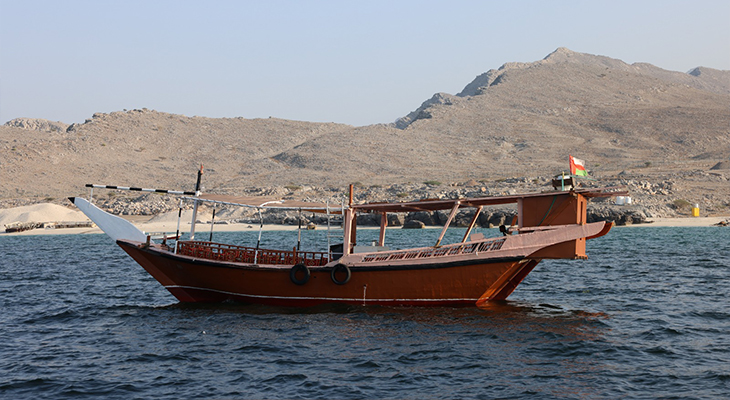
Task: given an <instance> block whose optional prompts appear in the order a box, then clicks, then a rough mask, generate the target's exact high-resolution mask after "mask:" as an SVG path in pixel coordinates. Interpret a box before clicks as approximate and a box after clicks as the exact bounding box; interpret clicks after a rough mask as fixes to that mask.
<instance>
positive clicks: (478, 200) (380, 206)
mask: <svg viewBox="0 0 730 400" xmlns="http://www.w3.org/2000/svg"><path fill="white" fill-rule="evenodd" d="M618 189H621V188H599V189H576V190H573V191H569V192H567V191H551V192H543V193H531V194H520V195H510V196H493V197H471V198H463V199H428V200H419V201H411V202H403V203H367V204H357V205H353V206H351V208H353V209H354V210H357V211H366V212H411V211H436V210H449V209H452V208H454V206H455V205H456V203H457V202H458V203H459V207H479V206H492V205H499V204H512V203H517V201H518V200H520V199H525V198H531V197H551V196H568V195H572V194H580V195H583V196H585V197H612V196H624V195H627V194H628V192H626V191H617V190H618ZM612 190H613V191H612Z"/></svg>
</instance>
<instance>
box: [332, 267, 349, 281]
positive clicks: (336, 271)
mask: <svg viewBox="0 0 730 400" xmlns="http://www.w3.org/2000/svg"><path fill="white" fill-rule="evenodd" d="M341 272H344V273H345V279H343V280H341V281H340V280H337V276H336V275H337V274H339V273H341ZM351 276H352V272H350V267H348V266H347V265H345V264H337V265H335V266H334V267H333V268H332V272H330V277H331V278H332V282H334V283H335V284H337V285H344V284H346V283H347V282H349V281H350V277H351Z"/></svg>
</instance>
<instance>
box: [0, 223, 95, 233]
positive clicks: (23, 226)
mask: <svg viewBox="0 0 730 400" xmlns="http://www.w3.org/2000/svg"><path fill="white" fill-rule="evenodd" d="M94 226H95V225H94V223H93V222H91V221H60V222H59V221H55V222H11V223H9V224H5V232H6V233H15V232H25V231H30V230H33V229H70V228H93V227H94Z"/></svg>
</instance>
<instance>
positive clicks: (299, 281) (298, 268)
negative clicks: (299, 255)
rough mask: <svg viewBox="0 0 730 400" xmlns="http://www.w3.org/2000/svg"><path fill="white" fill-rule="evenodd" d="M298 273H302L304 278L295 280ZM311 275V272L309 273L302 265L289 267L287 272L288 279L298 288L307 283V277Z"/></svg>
mask: <svg viewBox="0 0 730 400" xmlns="http://www.w3.org/2000/svg"><path fill="white" fill-rule="evenodd" d="M300 272H304V277H303V278H301V279H300V278H297V274H298V273H300ZM311 275H312V274H311V272H309V268H307V266H306V265H304V264H302V263H299V264H296V265H295V266H293V267H291V269H290V270H289V279H291V281H292V282H294V283H295V284H297V285H299V286H301V285H304V284H305V283H307V282H309V277H310V276H311Z"/></svg>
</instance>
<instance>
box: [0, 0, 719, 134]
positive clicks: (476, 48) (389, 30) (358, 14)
mask: <svg viewBox="0 0 730 400" xmlns="http://www.w3.org/2000/svg"><path fill="white" fill-rule="evenodd" d="M558 47H567V48H569V49H571V50H574V51H578V52H584V53H590V54H599V55H605V56H609V57H611V58H617V59H620V60H623V61H625V62H628V63H634V62H648V63H651V64H654V65H656V66H658V67H661V68H664V69H668V70H673V71H682V72H686V71H688V70H690V69H692V68H694V67H697V66H705V67H710V68H716V69H724V70H730V1H728V0H716V1H707V0H690V1H666V0H662V1H659V0H642V1H635V0H633V1H618V0H611V1H603V0H601V1H559V0H551V1H486V0H484V1H459V0H449V1H444V0H440V1H431V0H416V1H397V0H385V1H378V0H367V1H346V0H332V1H303V0H302V1H277V0H256V1H242V0H241V1H215V0H206V1H180V0H175V1H163V0H143V1H139V0H123V1H122V0H120V1H111V0H89V1H78V0H54V1H42V0H0V124H2V123H5V122H6V121H8V120H11V119H13V118H18V117H28V118H44V119H49V120H53V121H63V122H66V123H73V122H83V121H84V120H85V119H86V118H90V117H91V115H92V114H93V113H95V112H112V111H121V110H123V109H135V108H143V107H146V108H149V109H154V110H158V111H164V112H170V113H175V114H184V115H188V116H193V115H198V116H206V117H244V118H267V117H269V116H273V117H278V118H285V119H293V120H303V121H317V122H330V121H331V122H341V123H347V124H352V125H368V124H373V123H388V122H393V121H394V120H395V119H396V118H398V117H401V116H404V115H406V114H407V113H409V112H410V111H412V110H414V109H416V108H417V107H418V106H420V104H421V102H423V101H425V100H427V99H428V98H430V97H431V96H432V95H433V94H434V93H437V92H446V93H451V94H455V93H458V92H459V91H461V89H463V87H464V86H466V85H467V84H468V83H469V82H471V81H472V80H473V79H474V77H476V76H477V75H479V74H481V73H483V72H486V71H488V70H490V69H493V68H498V67H500V66H501V65H502V64H504V63H506V62H512V61H522V62H532V61H537V60H540V59H542V58H544V57H545V56H547V55H548V54H549V53H550V52H552V51H553V50H555V49H556V48H558Z"/></svg>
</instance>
